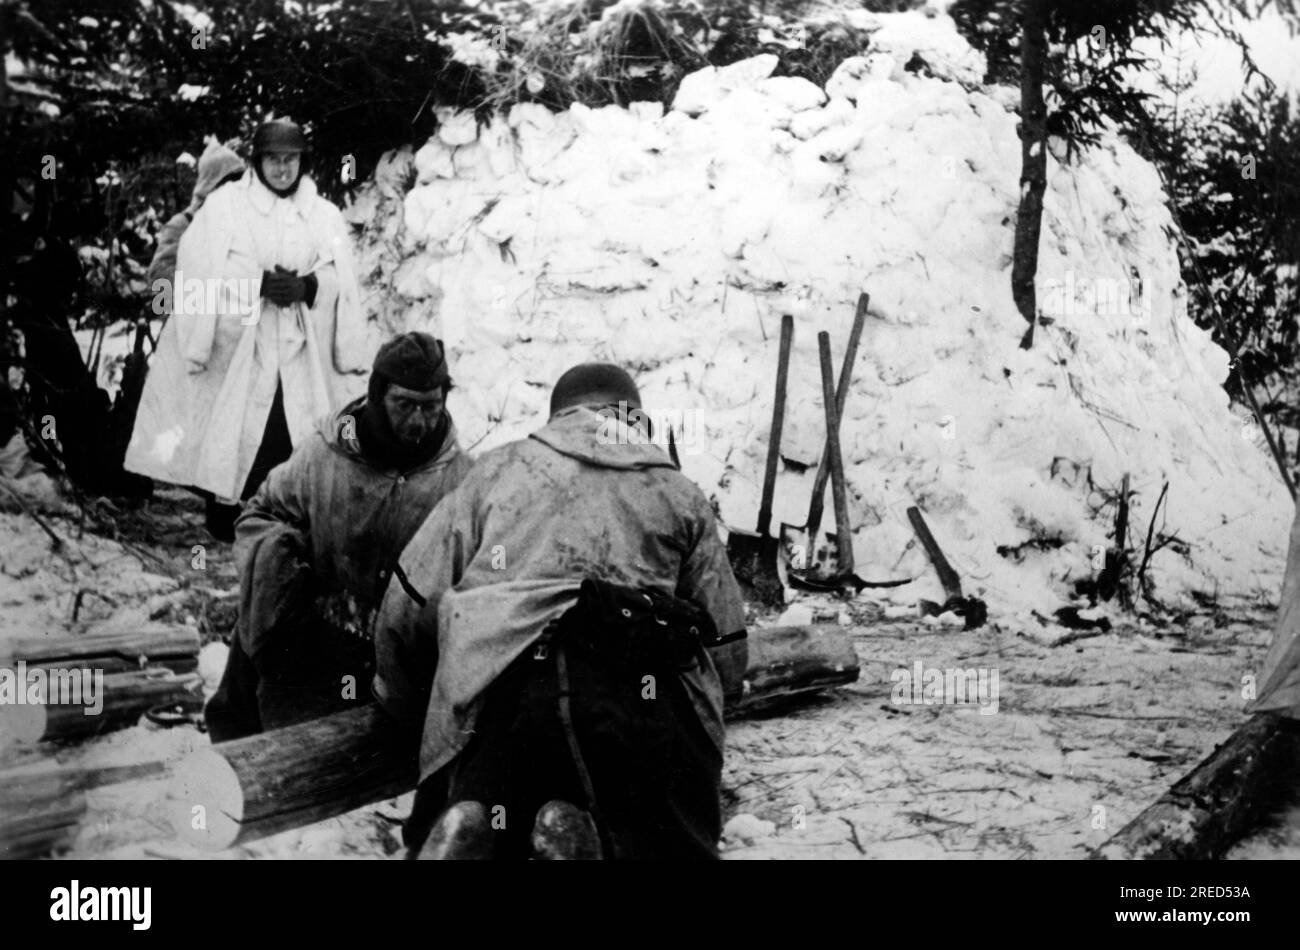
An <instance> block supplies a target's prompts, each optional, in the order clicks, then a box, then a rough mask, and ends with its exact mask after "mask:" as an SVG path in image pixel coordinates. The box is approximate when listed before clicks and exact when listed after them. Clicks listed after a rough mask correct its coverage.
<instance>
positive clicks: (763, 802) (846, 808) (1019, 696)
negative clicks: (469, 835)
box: [0, 493, 1294, 859]
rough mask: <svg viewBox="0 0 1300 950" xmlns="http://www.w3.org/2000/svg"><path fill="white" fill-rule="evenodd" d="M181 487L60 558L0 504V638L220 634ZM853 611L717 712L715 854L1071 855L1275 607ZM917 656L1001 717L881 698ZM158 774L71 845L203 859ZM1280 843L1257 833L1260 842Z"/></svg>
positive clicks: (93, 811) (41, 753) (1167, 777)
mask: <svg viewBox="0 0 1300 950" xmlns="http://www.w3.org/2000/svg"><path fill="white" fill-rule="evenodd" d="M184 499H185V496H183V495H182V494H180V493H176V494H170V493H169V494H167V495H165V496H164V497H163V498H162V499H159V500H155V501H153V502H150V503H149V507H148V508H147V509H146V510H145V511H144V512H140V513H121V514H120V515H119V516H118V518H117V520H118V533H119V536H120V537H121V538H122V539H123V541H124V542H125V543H126V544H127V545H129V548H124V547H123V545H122V544H120V543H119V542H118V541H114V540H109V539H107V538H103V537H100V536H98V535H96V534H93V533H90V532H86V533H84V534H82V535H80V536H79V537H78V536H77V531H76V528H75V525H73V524H72V523H71V522H69V521H67V520H64V519H53V520H52V521H51V524H52V525H53V526H54V528H55V529H56V530H57V531H58V532H59V533H60V534H62V535H63V536H64V537H65V538H67V539H68V541H69V544H68V549H69V550H68V551H67V552H66V555H64V556H61V555H57V554H54V553H52V552H51V551H50V549H49V542H48V539H47V538H46V536H45V535H44V534H43V533H41V531H40V530H39V529H38V528H37V527H36V526H35V524H34V523H33V522H31V521H30V520H29V519H27V518H26V517H24V516H21V515H14V514H7V513H3V512H0V536H3V537H5V538H6V544H5V545H4V548H3V550H2V551H0V607H3V611H0V638H11V637H13V636H17V635H20V634H29V633H31V632H33V631H35V630H48V631H58V630H66V629H69V626H68V623H67V621H68V618H69V616H70V613H71V608H72V603H73V600H74V597H75V591H76V590H78V589H82V588H90V589H93V590H95V591H96V592H97V594H99V595H106V596H107V597H111V598H112V599H113V601H114V602H115V605H110V604H108V602H107V601H106V600H104V599H103V596H100V597H94V598H85V597H83V607H82V616H81V618H80V619H81V620H89V621H91V622H92V623H93V622H95V621H96V620H100V621H102V620H103V619H105V616H107V615H108V614H113V615H115V616H116V617H117V618H118V620H119V621H120V619H121V618H122V617H138V618H145V617H150V616H152V617H153V618H154V619H165V620H169V621H172V622H190V623H193V624H194V625H196V626H197V627H200V628H202V629H203V630H204V631H205V637H209V638H210V637H215V636H217V635H218V634H219V633H220V632H221V631H222V629H223V628H224V629H228V628H229V623H230V621H231V619H232V616H231V613H230V611H229V608H228V601H229V592H230V591H231V590H233V584H234V575H233V571H232V570H231V567H230V564H229V549H228V548H227V547H226V546H224V545H214V544H210V543H207V542H206V540H205V533H204V531H203V529H202V528H201V526H200V524H201V519H200V517H199V510H198V506H197V504H196V503H193V502H187V501H185V500H184ZM150 525H152V527H150ZM146 532H152V534H153V537H151V538H145V537H142V536H141V535H142V534H144V533H146ZM196 543H204V544H205V555H206V572H205V573H203V574H199V573H198V572H197V571H195V570H194V569H193V568H192V567H191V564H192V557H193V555H192V550H193V545H194V544H196ZM83 556H84V561H83V560H81V558H82V557H83ZM69 559H71V560H72V561H73V562H75V563H76V565H77V566H76V568H75V572H76V573H75V578H74V574H73V571H74V567H73V564H71V563H69ZM820 606H829V603H828V602H823V603H822V604H821V605H820ZM97 613H98V614H100V616H96V615H97ZM852 613H853V620H854V623H853V626H852V627H851V632H852V635H853V638H854V643H855V646H856V648H857V650H858V654H859V656H860V657H861V660H862V675H861V678H860V679H859V681H858V682H857V683H856V684H854V685H852V686H849V687H846V688H844V689H841V690H838V691H836V692H833V693H830V694H827V695H825V696H823V697H822V698H820V699H818V700H814V701H813V702H811V703H808V704H804V705H802V706H798V707H794V708H790V709H787V710H784V711H783V712H781V713H780V714H779V715H773V716H770V717H768V718H763V719H755V720H750V721H743V722H737V723H733V724H732V725H731V728H730V731H729V736H728V750H727V759H726V769H725V774H724V801H725V804H726V809H727V811H726V817H727V818H728V820H729V821H728V835H727V839H726V841H725V844H724V853H725V855H726V856H727V857H728V858H732V859H763V858H814V857H815V858H861V857H868V858H890V857H926V858H929V857H1006V858H1012V857H1065V858H1070V857H1077V858H1082V857H1084V856H1085V854H1086V849H1087V848H1088V847H1089V846H1093V845H1096V844H1098V843H1100V842H1101V841H1103V840H1104V839H1105V838H1106V837H1108V836H1109V835H1110V834H1112V833H1113V832H1114V831H1115V830H1117V829H1118V828H1119V827H1121V826H1122V825H1123V824H1124V823H1125V822H1127V821H1128V820H1129V819H1131V818H1132V817H1133V816H1134V815H1136V814H1137V813H1138V812H1139V811H1140V810H1141V809H1142V808H1144V807H1145V806H1146V805H1148V804H1149V803H1150V802H1152V801H1154V800H1155V798H1157V797H1158V796H1159V795H1160V794H1161V793H1162V792H1163V791H1164V790H1165V789H1166V788H1167V787H1168V786H1169V785H1170V784H1171V783H1172V782H1173V781H1174V780H1176V779H1177V778H1178V777H1179V776H1180V775H1182V774H1183V773H1184V772H1186V771H1187V770H1188V769H1189V768H1190V767H1191V766H1192V765H1193V764H1195V762H1196V761H1198V760H1199V759H1200V758H1201V757H1203V756H1204V755H1205V754H1206V753H1207V752H1208V751H1209V750H1210V749H1211V748H1212V747H1213V746H1214V745H1215V744H1216V743H1217V742H1220V741H1222V740H1223V739H1224V738H1225V737H1226V736H1227V735H1228V734H1229V733H1230V732H1231V731H1232V730H1233V729H1234V728H1235V727H1236V726H1237V725H1238V724H1239V723H1240V722H1241V721H1242V715H1241V711H1240V710H1241V706H1242V702H1241V699H1240V688H1241V677H1242V675H1243V674H1244V673H1246V672H1249V671H1252V670H1253V669H1255V667H1256V664H1257V663H1258V662H1259V660H1260V658H1261V657H1262V655H1263V651H1264V649H1265V646H1266V645H1267V641H1268V636H1269V632H1270V631H1269V625H1270V622H1271V619H1272V612H1271V610H1269V609H1267V608H1266V607H1262V608H1261V609H1259V610H1257V611H1253V612H1249V611H1248V612H1238V613H1237V614H1235V615H1234V616H1232V617H1228V616H1222V615H1221V616H1217V617H1212V616H1209V615H1205V616H1199V617H1193V618H1191V619H1190V620H1189V621H1188V623H1187V624H1186V625H1185V626H1183V627H1181V628H1179V629H1166V630H1156V629H1153V628H1150V627H1137V626H1134V625H1132V624H1130V625H1127V626H1123V627H1117V628H1116V629H1114V630H1112V631H1111V632H1110V633H1108V634H1105V635H1100V636H1097V635H1092V632H1091V631H1089V632H1088V635H1086V636H1084V637H1083V638H1082V639H1077V640H1073V641H1068V642H1062V640H1061V638H1062V637H1068V636H1072V634H1071V633H1070V632H1068V631H1065V630H1063V629H1061V628H1059V627H1047V626H1042V625H1038V624H1035V625H1034V626H1032V627H1028V628H1017V627H1014V626H1009V625H1006V624H1005V623H1002V624H999V623H997V622H995V623H994V624H992V625H990V626H989V627H986V628H985V629H983V630H979V631H974V632H966V631H963V630H960V629H953V628H950V627H941V626H931V625H927V624H924V623H921V622H919V621H915V620H898V619H894V620H887V619H885V618H884V617H883V615H882V612H881V611H880V609H879V608H877V607H874V606H872V605H871V604H870V603H868V602H866V601H865V600H862V601H859V602H858V603H855V604H854V605H853V607H852ZM1053 644H1055V645H1053ZM918 661H919V662H921V663H922V664H923V666H924V667H925V668H931V667H936V668H962V669H970V668H986V669H990V670H992V669H996V670H997V671H998V677H999V678H998V684H999V687H1000V689H999V693H998V710H997V713H996V714H995V715H982V714H981V713H980V711H979V708H978V707H977V706H973V705H969V706H942V705H933V706H924V705H921V706H914V705H899V704H896V703H894V702H892V695H891V694H892V691H893V688H894V686H893V683H892V682H891V679H890V674H891V673H892V672H893V671H895V670H898V669H909V670H910V669H912V668H913V666H914V664H915V663H917V662H918ZM206 742H207V738H206V737H205V736H203V735H202V734H200V733H198V732H197V731H195V730H194V729H191V728H188V727H182V728H176V729H171V730H162V729H158V728H156V727H154V726H152V725H150V724H147V723H146V724H144V725H140V726H137V727H135V728H132V729H128V730H124V731H121V732H118V733H115V734H112V735H109V736H105V737H101V738H98V739H94V740H90V741H87V742H83V743H79V744H75V745H69V746H66V747H62V748H59V747H41V748H38V749H30V748H29V749H21V750H14V749H11V750H9V751H8V752H6V753H0V766H5V767H10V766H16V765H31V764H33V763H38V762H45V763H48V762H49V761H50V760H51V759H54V760H57V761H58V762H59V763H61V764H64V765H74V764H81V765H107V764H124V763H128V762H139V761H147V760H167V761H177V760H179V759H180V758H181V757H182V756H183V755H184V754H185V753H186V752H188V751H191V750H193V749H195V748H198V747H200V746H202V745H203V744H205V743H206ZM165 787H166V783H165V780H164V779H159V780H150V781H139V782H133V783H127V784H121V785H115V786H110V787H107V788H103V789H99V790H95V791H92V792H90V793H88V802H89V812H88V814H87V816H86V819H85V820H84V821H83V823H82V825H81V827H80V829H79V830H78V832H77V834H76V836H75V838H74V839H73V841H72V846H71V849H70V851H69V852H68V854H69V855H71V856H75V857H104V858H126V857H158V858H167V857H200V856H204V855H203V854H202V853H200V852H197V851H194V850H192V849H190V848H188V847H186V846H184V845H180V844H178V843H176V842H174V841H173V840H172V839H171V836H170V834H169V833H168V831H167V824H166V821H165V819H164V813H163V797H164V792H165ZM408 809H409V796H404V797H403V798H402V799H398V800H395V801H391V802H386V803H382V804H379V805H375V806H371V807H368V808H363V809H360V810H358V811H356V812H353V813H351V814H349V815H346V816H343V817H341V818H337V819H332V820H330V821H326V822H321V823H320V824H318V825H315V826H312V827H309V828H304V829H300V830H296V831H290V832H285V833H284V834H281V835H278V836H276V837H274V838H270V839H266V840H264V841H261V842H255V843H253V844H251V845H247V846H243V847H239V848H235V849H232V850H231V851H229V852H224V853H222V854H220V855H216V857H225V858H229V857H365V858H383V857H397V856H400V854H401V851H400V820H401V819H402V818H403V817H404V816H405V814H406V813H407V810H408ZM1279 840H1281V839H1278V837H1277V835H1274V836H1273V838H1269V839H1263V840H1262V843H1259V844H1257V845H1255V846H1254V847H1255V849H1256V851H1260V850H1262V851H1263V852H1265V853H1270V852H1271V853H1276V850H1277V848H1278V847H1279V843H1278V842H1279ZM1291 846H1292V848H1294V841H1293V842H1292V845H1291Z"/></svg>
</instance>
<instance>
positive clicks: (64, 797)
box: [0, 625, 859, 856]
mask: <svg viewBox="0 0 1300 950" xmlns="http://www.w3.org/2000/svg"><path fill="white" fill-rule="evenodd" d="M858 672H859V666H858V656H857V652H856V651H855V650H854V648H853V643H852V640H851V638H850V636H849V634H848V632H847V631H846V630H844V629H842V628H840V627H836V626H831V625H825V626H810V627H772V628H766V629H759V630H754V631H751V633H750V638H749V662H748V666H747V669H746V673H745V676H744V681H745V682H744V690H743V693H742V695H741V696H740V697H739V698H738V699H737V700H736V701H735V702H734V703H733V704H731V705H730V706H729V707H728V708H727V710H726V712H727V715H728V717H732V718H734V717H737V716H744V715H751V714H755V713H763V712H770V711H772V710H774V709H777V708H779V707H781V706H783V705H786V704H788V703H790V702H792V701H797V700H798V699H799V698H801V697H806V696H808V695H810V694H812V693H816V692H819V691H821V690H824V689H827V688H830V687H834V686H839V685H843V684H847V683H852V682H854V681H856V680H857V678H858ZM106 708H107V706H106ZM415 744H416V743H415V742H414V741H413V739H412V737H410V736H406V735H403V734H402V733H401V732H400V731H399V729H398V727H397V726H396V724H395V723H394V722H393V720H391V719H390V718H389V717H388V716H387V715H386V714H385V713H383V712H382V711H381V710H380V709H379V708H378V707H376V706H373V705H370V706H365V707H361V708H358V709H354V710H349V711H347V712H342V713H337V714H335V715H332V716H327V717H324V718H321V719H316V720H312V721H310V722H305V723H300V724H298V725H296V726H290V727H287V728H284V729H278V730H275V731H273V732H268V733H263V734H261V735H256V736H250V737H248V738H245V739H238V740H235V741H233V742H225V743H221V744H219V745H215V746H212V747H211V748H209V749H204V750H201V751H199V752H196V753H193V754H192V755H190V756H188V757H187V758H186V759H184V760H183V761H182V762H181V763H179V764H178V765H176V766H174V767H168V766H167V765H166V764H165V763H146V764H144V765H141V766H135V767H133V768H136V769H149V768H153V769H156V770H157V774H162V773H163V772H164V771H166V772H167V773H168V774H169V775H170V787H169V790H168V794H167V802H166V810H167V812H168V814H169V817H170V819H171V821H172V824H173V826H174V828H175V830H176V833H177V835H178V836H180V837H181V838H183V839H185V840H187V841H189V842H190V843H192V844H195V845H198V846H200V847H202V848H204V849H211V850H219V849H223V848H228V847H231V846H232V845H236V844H241V843H246V842H249V841H254V840H257V839H259V838H263V837H266V836H267V835H271V834H275V833H277V832H280V831H285V830H288V829H291V828H297V827H302V826H304V825H308V824H311V823H313V822H317V821H322V820H324V819H326V818H331V817H334V816H336V815H341V814H344V813H345V812H348V811H351V810H353V809H356V808H360V807H362V806H364V805H368V804H372V803H374V802H377V801H383V800H384V799H388V798H393V797H395V796H397V795H401V794H403V793H405V792H408V791H410V790H411V789H413V788H414V787H415V784H416V777H417V765H416V761H415V755H414V751H415V750H414V746H415ZM138 777H140V775H138V774H136V773H126V774H121V775H117V774H113V773H112V772H111V770H110V771H109V772H108V773H103V772H100V773H94V774H89V773H83V772H82V771H70V770H48V769H47V770H45V771H44V772H39V773H38V772H31V773H27V774H25V775H24V774H19V773H17V772H11V773H8V774H7V775H6V774H3V773H0V806H4V811H3V814H4V815H5V816H6V817H5V818H3V819H0V856H5V855H6V854H7V853H8V854H9V856H19V852H21V853H24V854H37V853H44V852H45V851H48V850H49V849H50V847H51V846H54V845H57V844H58V842H59V841H60V840H61V838H60V835H61V834H62V833H63V832H66V831H67V830H68V828H72V829H75V826H76V825H77V824H78V823H79V821H80V818H81V814H82V812H84V808H85V805H84V792H85V790H86V789H88V788H93V787H95V786H96V785H103V784H106V783H108V782H119V781H126V780H128V779H133V778H138ZM79 809H80V810H79ZM9 816H12V818H11V817H9ZM6 828H8V829H9V835H8V838H7V839H6V833H5V832H6Z"/></svg>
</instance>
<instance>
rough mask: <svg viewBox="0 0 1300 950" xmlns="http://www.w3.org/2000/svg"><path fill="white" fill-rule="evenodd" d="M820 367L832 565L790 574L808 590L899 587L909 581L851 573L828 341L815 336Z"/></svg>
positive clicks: (818, 564) (850, 537)
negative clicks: (832, 529)
mask: <svg viewBox="0 0 1300 950" xmlns="http://www.w3.org/2000/svg"><path fill="white" fill-rule="evenodd" d="M817 347H818V350H819V351H820V352H819V355H820V356H821V364H822V400H823V402H824V403H825V405H826V452H827V454H828V455H829V456H830V469H831V496H832V497H833V498H834V499H835V534H834V536H833V537H834V541H835V546H836V549H837V551H836V555H835V562H834V563H835V566H834V567H833V568H832V567H831V566H830V565H829V564H826V563H824V562H821V561H818V562H816V563H814V564H813V565H812V566H811V567H810V568H809V569H808V571H807V573H805V574H804V575H803V576H796V575H791V579H792V580H794V581H795V583H796V586H798V587H805V588H808V589H809V590H825V591H838V592H840V593H843V594H848V593H849V592H850V591H852V592H853V593H854V594H857V593H860V592H861V591H862V589H863V588H865V587H900V586H902V585H903V584H910V583H911V582H912V578H910V577H904V578H901V579H899V580H894V581H864V580H863V579H862V578H860V577H858V575H857V574H854V573H853V527H852V525H850V524H849V498H848V484H847V483H846V482H845V480H844V458H843V456H842V455H841V454H840V420H839V415H838V414H837V413H836V411H835V394H834V393H833V392H832V391H831V385H832V383H831V381H832V377H831V338H830V335H829V334H828V333H825V332H822V333H819V334H818V335H817Z"/></svg>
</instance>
